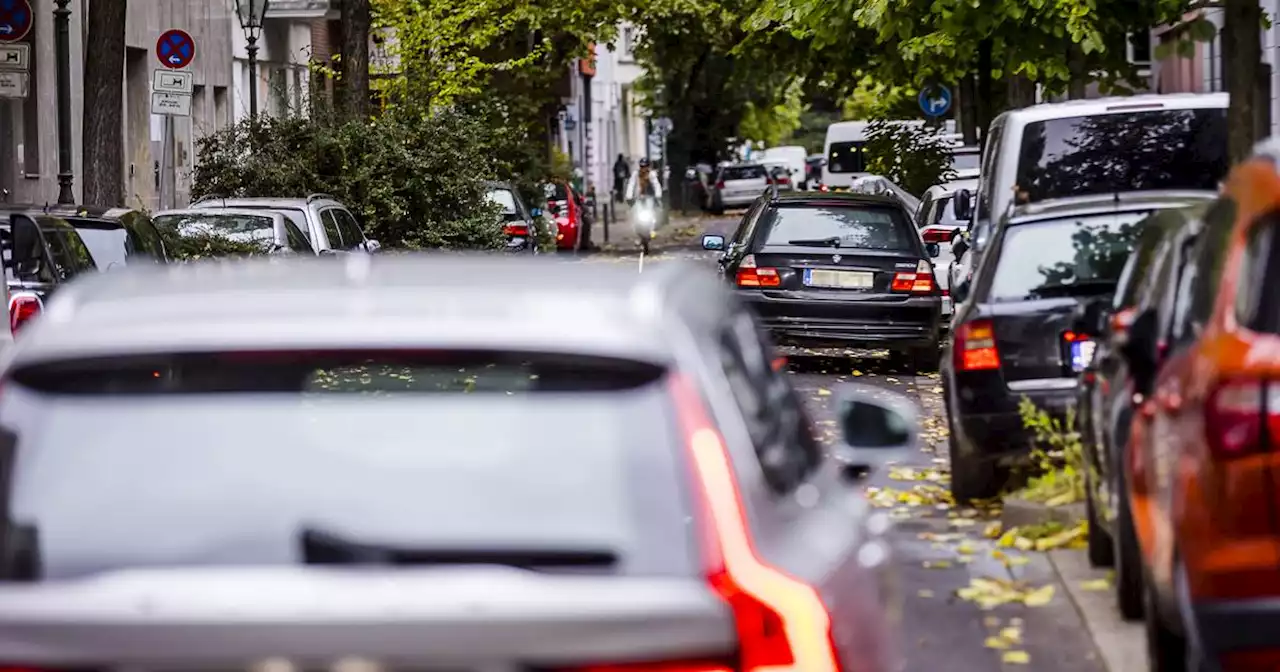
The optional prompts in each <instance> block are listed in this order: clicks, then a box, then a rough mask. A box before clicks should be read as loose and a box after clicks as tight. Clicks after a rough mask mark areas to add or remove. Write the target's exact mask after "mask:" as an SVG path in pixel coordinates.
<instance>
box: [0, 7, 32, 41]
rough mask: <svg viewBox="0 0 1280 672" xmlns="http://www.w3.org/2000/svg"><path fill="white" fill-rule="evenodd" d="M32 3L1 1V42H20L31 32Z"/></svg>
mask: <svg viewBox="0 0 1280 672" xmlns="http://www.w3.org/2000/svg"><path fill="white" fill-rule="evenodd" d="M31 19H32V12H31V3H30V2H29V1H28V0H0V42H18V41H19V40H21V39H22V38H24V37H26V36H27V33H30V32H31Z"/></svg>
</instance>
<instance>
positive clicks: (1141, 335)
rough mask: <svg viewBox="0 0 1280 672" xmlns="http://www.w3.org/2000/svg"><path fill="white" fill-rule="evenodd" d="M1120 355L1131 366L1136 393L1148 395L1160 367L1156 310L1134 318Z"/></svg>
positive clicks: (1142, 313) (1143, 312) (1145, 311)
mask: <svg viewBox="0 0 1280 672" xmlns="http://www.w3.org/2000/svg"><path fill="white" fill-rule="evenodd" d="M1120 355H1121V356H1123V357H1124V359H1125V362H1126V363H1127V364H1128V365H1129V371H1130V375H1132V376H1133V383H1134V385H1133V388H1134V391H1135V392H1138V393H1139V394H1147V393H1148V392H1149V391H1150V389H1151V385H1152V384H1153V383H1154V382H1155V377H1156V371H1157V370H1158V369H1159V367H1160V357H1159V353H1158V347H1157V344H1156V313H1155V311H1154V310H1151V309H1147V310H1144V311H1142V312H1141V313H1139V314H1138V316H1137V317H1136V318H1134V320H1133V326H1131V327H1129V336H1128V338H1127V339H1126V340H1125V342H1124V345H1122V346H1121V348H1120Z"/></svg>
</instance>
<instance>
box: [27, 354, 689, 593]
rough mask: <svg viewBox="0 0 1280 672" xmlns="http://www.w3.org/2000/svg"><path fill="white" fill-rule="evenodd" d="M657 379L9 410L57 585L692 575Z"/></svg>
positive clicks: (654, 375) (123, 385)
mask: <svg viewBox="0 0 1280 672" xmlns="http://www.w3.org/2000/svg"><path fill="white" fill-rule="evenodd" d="M664 373H665V372H664V371H663V369H662V368H660V367H656V366H652V365H648V364H644V363H636V362H630V361H615V360H610V359H602V358H584V357H566V356H541V355H528V354H517V353H482V352H475V353H460V352H431V353H421V354H416V353H380V352H373V353H370V352H337V353H328V352H306V353H223V354H212V355H211V354H179V355H164V356H148V357H133V358H116V359H113V360H88V361H74V362H63V363H56V364H47V365H40V366H36V367H32V368H26V369H20V370H18V371H15V372H14V374H13V384H11V385H9V386H8V389H7V390H6V392H7V394H6V397H5V404H6V406H7V408H5V411H6V414H7V415H8V416H9V417H10V418H11V419H12V421H11V422H10V423H8V424H10V425H12V426H14V428H15V430H16V431H17V437H18V441H19V452H21V453H22V454H23V455H24V459H23V466H22V469H21V470H20V473H18V474H17V475H16V477H15V481H14V484H13V498H12V500H11V501H12V515H13V517H14V519H16V520H18V521H21V522H22V523H24V524H29V525H33V526H34V527H35V528H36V529H37V532H38V539H39V546H40V549H39V551H40V553H39V555H40V558H41V560H42V562H43V563H44V566H43V576H45V577H47V578H55V579H56V578H65V577H74V576H84V575H89V574H93V573H97V572H102V571H108V570H112V569H119V568H128V567H184V566H185V567H191V566H263V565H290V564H302V563H321V562H329V563H332V562H335V560H334V559H333V558H334V555H335V554H336V555H337V556H339V557H341V556H342V552H343V551H342V547H343V545H344V544H349V546H350V547H354V546H364V547H376V548H378V549H382V550H383V551H385V553H386V558H387V559H386V560H385V562H386V563H387V564H441V563H445V564H449V563H456V564H477V563H487V564H508V565H517V566H534V567H537V568H539V569H542V570H544V571H568V570H569V569H570V568H572V570H573V571H591V572H605V573H625V574H646V575H671V574H680V575H688V574H691V573H693V572H695V571H696V568H695V567H693V558H695V557H696V553H693V552H692V551H691V548H690V546H689V538H688V535H687V534H686V532H685V530H686V525H685V523H684V517H685V515H686V511H685V508H684V503H683V490H682V489H681V487H680V484H682V483H683V482H684V477H685V472H684V471H683V469H684V468H685V465H684V463H683V462H682V460H681V451H682V450H683V448H682V447H681V444H680V443H679V434H678V432H677V431H676V430H675V428H674V426H673V419H672V417H671V416H672V412H673V407H672V405H671V402H670V399H669V397H668V393H667V391H666V385H665V383H664V381H665V377H664ZM33 391H36V392H39V393H40V394H39V396H36V395H35V394H34V393H33ZM17 411H20V412H17ZM37 429H38V430H39V431H37ZM28 454H29V457H27V455H28ZM107 510H109V511H111V515H110V516H103V515H102V512H103V511H107ZM335 540H339V541H335ZM341 540H345V541H341ZM392 558H400V560H392ZM339 561H341V560H339Z"/></svg>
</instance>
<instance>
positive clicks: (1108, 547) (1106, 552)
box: [1084, 475, 1116, 567]
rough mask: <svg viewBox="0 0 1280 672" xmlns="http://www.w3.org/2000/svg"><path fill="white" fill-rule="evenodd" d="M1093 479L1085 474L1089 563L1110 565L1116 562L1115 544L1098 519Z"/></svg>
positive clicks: (1099, 565)
mask: <svg viewBox="0 0 1280 672" xmlns="http://www.w3.org/2000/svg"><path fill="white" fill-rule="evenodd" d="M1092 481H1093V479H1092V478H1090V477H1089V476H1088V475H1086V476H1085V498H1084V506H1085V514H1086V515H1087V516H1088V517H1089V522H1088V525H1089V532H1088V537H1087V539H1088V543H1089V564H1090V565H1093V566H1094V567H1110V566H1112V565H1113V564H1114V563H1115V550H1116V549H1115V544H1114V543H1112V541H1111V535H1109V534H1107V531H1106V530H1104V529H1103V528H1102V523H1101V522H1099V521H1098V507H1097V506H1096V505H1095V504H1094V503H1093V484H1092Z"/></svg>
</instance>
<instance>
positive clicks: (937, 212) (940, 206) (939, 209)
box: [925, 194, 955, 226]
mask: <svg viewBox="0 0 1280 672" xmlns="http://www.w3.org/2000/svg"><path fill="white" fill-rule="evenodd" d="M954 198H955V195H954V194H951V195H948V196H943V197H941V198H939V199H938V200H936V201H934V205H933V209H932V210H931V211H930V214H929V221H927V222H925V225H926V226H932V225H934V224H937V223H938V222H941V221H942V216H943V215H945V214H947V213H948V210H949V209H950V208H951V200H952V199H954ZM951 214H953V215H954V214H955V213H951Z"/></svg>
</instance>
